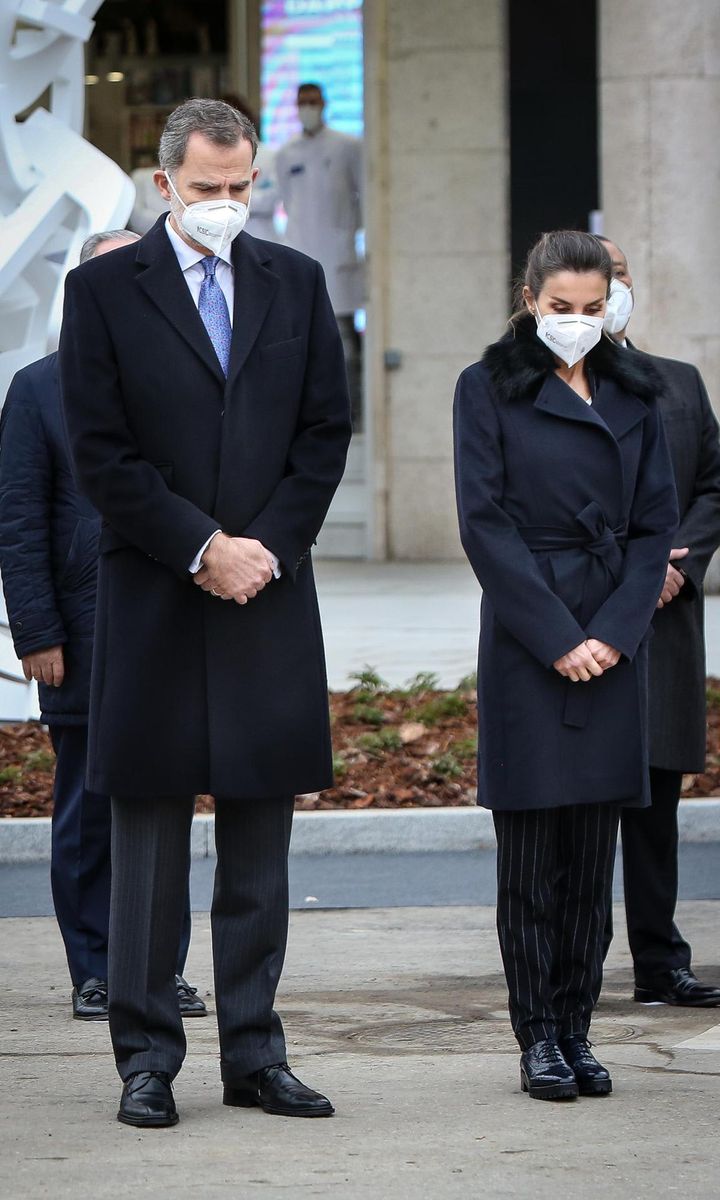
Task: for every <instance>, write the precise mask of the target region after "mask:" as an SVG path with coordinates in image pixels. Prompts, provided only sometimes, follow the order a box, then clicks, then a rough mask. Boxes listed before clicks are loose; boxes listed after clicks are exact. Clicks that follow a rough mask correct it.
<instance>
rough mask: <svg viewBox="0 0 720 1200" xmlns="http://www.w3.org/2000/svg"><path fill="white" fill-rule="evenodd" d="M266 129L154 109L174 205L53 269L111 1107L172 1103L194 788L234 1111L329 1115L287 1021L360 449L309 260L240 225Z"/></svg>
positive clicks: (187, 110) (154, 1107)
mask: <svg viewBox="0 0 720 1200" xmlns="http://www.w3.org/2000/svg"><path fill="white" fill-rule="evenodd" d="M256 146H257V135H256V132H255V129H254V127H253V125H252V123H251V122H249V121H248V120H247V118H246V117H244V116H243V115H242V114H241V113H239V112H238V111H237V110H236V109H233V108H231V107H230V105H228V104H225V103H223V102H222V101H215V100H209V99H203V98H196V99H193V100H188V101H186V102H185V103H184V104H182V105H180V106H179V107H178V108H177V109H175V111H174V112H173V113H171V114H170V116H169V117H168V120H167V123H166V126H165V129H164V131H163V134H162V137H161V139H160V148H159V162H160V165H161V170H159V171H158V172H157V174H156V182H157V184H158V187H159V188H160V190H161V192H162V194H163V195H164V196H166V197H167V198H168V199H169V200H170V205H171V211H170V215H169V216H168V217H161V218H160V219H159V220H158V222H157V223H156V224H155V225H154V226H153V228H152V229H151V230H150V231H149V233H147V234H145V236H144V237H143V238H142V239H141V241H140V242H139V243H138V245H137V246H128V247H126V249H124V250H118V251H116V252H115V253H114V254H110V255H106V256H105V258H104V259H100V260H97V261H94V262H88V263H85V264H84V265H83V266H81V267H78V268H77V269H76V270H75V271H71V272H70V274H69V275H68V278H67V283H66V292H65V311H64V318H63V327H62V333H61V336H60V374H61V381H62V392H63V406H64V411H65V417H66V420H67V424H68V431H69V436H70V444H71V449H72V455H73V461H74V463H75V468H76V470H77V474H78V479H79V482H80V486H81V487H82V488H83V490H84V491H85V492H86V494H87V495H88V497H89V498H90V500H91V501H92V502H93V503H94V505H95V507H96V508H97V509H98V510H99V512H100V513H101V515H102V517H103V519H104V521H105V525H104V528H103V531H102V533H101V535H100V568H99V583H98V608H97V612H98V616H97V628H96V641H95V663H94V670H93V680H92V694H91V698H90V739H89V773H88V778H89V780H90V782H91V784H92V785H93V786H100V788H101V790H103V791H107V792H109V793H110V795H111V797H112V809H113V847H112V854H113V892H112V899H111V908H110V1034H111V1038H112V1042H113V1049H114V1052H115V1061H116V1064H117V1068H118V1073H119V1074H120V1076H121V1078H122V1080H123V1085H124V1086H123V1089H122V1094H121V1098H120V1107H119V1110H118V1119H119V1120H120V1121H122V1122H123V1123H125V1124H128V1125H134V1126H143V1127H146V1128H157V1127H162V1126H169V1125H174V1124H176V1123H177V1120H178V1113H177V1109H176V1106H175V1102H174V1099H173V1094H172V1080H173V1078H174V1077H175V1075H176V1074H177V1073H178V1071H179V1070H180V1068H181V1066H182V1062H183V1059H184V1055H185V1051H186V1041H185V1036H184V1032H183V1027H182V1022H181V1021H180V1019H179V1013H178V1009H177V1004H176V1003H175V996H174V992H173V989H172V986H171V981H172V971H173V969H174V968H173V962H174V957H175V954H176V952H177V941H178V935H179V929H180V920H181V915H182V906H181V900H182V897H181V896H180V895H179V893H178V880H179V879H181V878H183V876H184V874H186V871H187V859H188V855H189V843H190V830H191V822H192V808H193V795H194V794H196V793H198V792H199V793H202V792H209V793H211V794H212V795H213V796H214V797H215V843H216V848H217V855H218V859H217V869H216V872H215V890H214V893H213V904H212V912H211V925H212V940H213V960H214V967H215V998H216V1005H217V1016H218V1030H219V1035H220V1053H221V1060H220V1070H221V1078H222V1082H223V1102H224V1103H225V1104H227V1105H230V1106H233V1107H248V1106H252V1105H257V1106H259V1107H261V1108H262V1109H263V1110H264V1111H265V1112H270V1113H273V1114H276V1115H282V1116H287V1117H329V1116H332V1114H333V1112H334V1109H333V1106H332V1104H331V1102H330V1101H329V1100H328V1098H327V1097H326V1096H323V1095H321V1094H320V1093H319V1092H316V1091H314V1090H313V1089H312V1088H309V1087H307V1086H306V1085H305V1084H303V1083H302V1082H301V1081H299V1080H298V1079H297V1078H296V1077H295V1076H294V1075H293V1073H292V1072H291V1070H290V1068H289V1066H288V1063H287V1049H286V1043H285V1037H284V1033H283V1026H282V1022H281V1019H280V1017H279V1015H278V1013H277V1012H276V1011H275V1007H274V1005H275V994H276V989H277V985H278V981H279V978H280V973H281V971H282V965H283V959H284V954H285V945H286V939H287V929H288V849H289V843H290V832H291V826H292V817H293V808H294V798H295V795H296V794H298V793H301V792H307V791H318V790H320V789H322V788H326V787H330V786H331V784H332V752H331V742H330V720H329V711H328V692H327V678H326V674H325V662H324V653H323V643H322V631H321V627H320V616H319V612H318V604H317V596H316V591H315V581H314V577H313V569H312V562H311V549H312V545H313V542H314V540H315V538H316V537H317V534H318V532H319V530H320V528H321V526H322V523H323V521H324V519H325V516H326V514H327V511H328V508H329V506H330V503H331V501H332V498H333V495H334V493H335V490H336V488H337V486H338V483H339V482H340V479H341V477H342V474H343V470H344V466H345V458H346V454H347V449H348V444H349V441H350V406H349V400H348V392H347V380H346V377H345V365H344V358H343V351H342V343H341V340H340V336H339V333H338V328H337V323H336V321H335V318H334V316H333V312H332V307H331V305H330V301H329V298H328V294H327V289H326V287H325V281H324V277H323V273H322V268H321V267H320V265H319V264H318V263H316V262H314V261H313V260H312V259H310V258H307V257H306V256H305V255H303V254H300V253H298V251H296V250H291V249H290V248H289V247H287V246H279V245H276V244H275V243H270V242H264V241H261V240H259V239H256V238H253V237H251V236H250V235H248V234H246V233H245V232H244V230H243V226H244V223H245V221H246V219H247V215H248V211H249V203H250V193H251V189H252V184H253V181H254V179H255V178H256V175H257V170H256V168H255V167H254V166H253V159H254V155H255V149H256Z"/></svg>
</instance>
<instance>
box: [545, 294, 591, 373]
mask: <svg viewBox="0 0 720 1200" xmlns="http://www.w3.org/2000/svg"><path fill="white" fill-rule="evenodd" d="M534 315H535V320H536V322H537V335H538V337H539V338H540V341H541V342H543V343H544V344H545V345H546V346H547V348H548V350H552V352H553V354H556V355H557V357H558V358H561V359H562V360H563V362H564V363H566V364H567V365H568V367H574V366H575V363H578V362H580V359H581V358H584V357H585V355H586V354H588V353H589V351H590V350H592V348H593V346H597V344H598V342H599V341H600V338H601V337H602V331H603V317H586V316H585V315H578V314H577V313H562V314H561V313H547V314H546V316H544V317H541V316H540V312H539V310H538V307H537V303H536V305H535V313H534Z"/></svg>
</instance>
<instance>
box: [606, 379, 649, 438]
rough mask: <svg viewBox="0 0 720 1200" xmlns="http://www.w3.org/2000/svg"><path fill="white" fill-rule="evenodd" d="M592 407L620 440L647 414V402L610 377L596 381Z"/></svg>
mask: <svg viewBox="0 0 720 1200" xmlns="http://www.w3.org/2000/svg"><path fill="white" fill-rule="evenodd" d="M594 407H595V409H596V410H597V412H598V414H599V415H600V416H601V417H602V419H603V421H604V422H605V424H606V425H607V427H608V428H609V430H610V432H611V433H612V435H613V437H614V438H615V439H616V441H620V438H622V437H624V436H625V434H626V433H629V432H630V430H631V429H634V428H635V426H636V425H639V424H640V422H641V421H644V420H645V417H646V416H647V415H648V407H647V404H645V403H644V401H642V400H640V399H639V397H638V396H633V395H631V394H630V392H626V391H625V390H624V389H623V388H621V387H619V386H618V385H617V384H616V383H615V381H614V380H612V379H600V380H599V381H598V389H597V396H596V398H595V403H594Z"/></svg>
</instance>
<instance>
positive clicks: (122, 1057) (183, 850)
mask: <svg viewBox="0 0 720 1200" xmlns="http://www.w3.org/2000/svg"><path fill="white" fill-rule="evenodd" d="M293 805H294V802H293V799H292V798H289V799H288V798H278V799H268V800H231V799H224V798H220V797H216V799H215V846H216V849H217V867H216V869H215V886H214V891H213V899H212V909H211V914H210V923H211V929H212V943H213V962H214V973H215V1003H216V1007H217V1020H218V1032H219V1035H220V1071H221V1075H222V1079H223V1081H224V1082H225V1083H228V1084H233V1083H235V1082H239V1081H240V1080H241V1079H242V1078H243V1077H244V1076H246V1075H249V1074H250V1073H251V1072H252V1071H257V1070H259V1068H260V1067H265V1066H271V1065H272V1064H274V1063H279V1062H283V1061H284V1060H285V1056H286V1052H285V1038H284V1034H283V1028H282V1023H281V1021H280V1018H279V1016H278V1014H277V1013H276V1012H275V1011H274V1008H273V1005H274V1002H275V992H276V989H277V985H278V982H279V979H280V973H281V971H282V966H283V962H284V958H285V947H286V943H287V929H288V863H287V860H288V849H289V846H290V830H291V826H292V817H293ZM193 809H194V797H192V796H153V797H137V796H134V797H116V796H113V798H112V836H111V842H112V847H111V848H112V884H111V894H110V938H109V967H108V999H109V1016H110V1036H111V1038H112V1043H113V1050H114V1053H115V1061H116V1064H117V1069H118V1072H119V1074H120V1076H121V1078H122V1079H127V1078H128V1076H129V1075H132V1074H134V1072H136V1071H167V1073H168V1074H169V1075H170V1076H171V1077H173V1078H174V1077H175V1075H177V1073H178V1071H179V1070H180V1067H181V1066H182V1062H183V1058H184V1056H185V1050H186V1042H185V1033H184V1031H183V1023H182V1018H181V1016H180V1009H179V1006H178V998H177V989H176V987H175V970H176V963H177V952H178V943H179V940H180V936H181V930H182V923H183V911H184V905H185V897H186V888H187V878H188V870H189V867H190V829H191V825H192V818H193Z"/></svg>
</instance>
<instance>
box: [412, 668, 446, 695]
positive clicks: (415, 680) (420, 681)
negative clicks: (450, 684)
mask: <svg viewBox="0 0 720 1200" xmlns="http://www.w3.org/2000/svg"><path fill="white" fill-rule="evenodd" d="M437 685H438V677H437V675H436V674H435V672H434V671H418V673H417V675H413V677H412V679H408V681H407V683H406V684H405V687H404V688H403V692H404V694H405V695H406V696H417V695H418V694H419V693H420V692H434V691H435V689H436V688H437Z"/></svg>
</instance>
